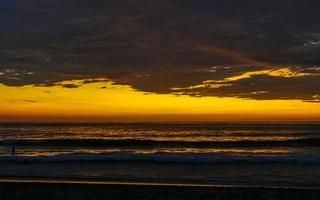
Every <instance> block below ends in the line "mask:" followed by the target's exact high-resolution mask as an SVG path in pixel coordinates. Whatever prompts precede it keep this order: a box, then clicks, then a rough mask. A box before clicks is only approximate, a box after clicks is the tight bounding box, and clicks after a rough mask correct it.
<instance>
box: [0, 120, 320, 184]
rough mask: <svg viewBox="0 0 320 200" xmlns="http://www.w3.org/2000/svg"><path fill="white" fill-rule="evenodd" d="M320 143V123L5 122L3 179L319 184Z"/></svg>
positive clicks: (0, 137)
mask: <svg viewBox="0 0 320 200" xmlns="http://www.w3.org/2000/svg"><path fill="white" fill-rule="evenodd" d="M319 144H320V125H319V124H301V123H299V124H269V123H268V124H262V123H258V124H234V123H223V124H1V125H0V169H2V170H0V177H2V178H8V177H9V178H10V177H16V178H23V177H33V178H55V179H56V178H59V179H64V178H68V179H82V180H106V181H110V180H112V181H148V182H173V183H192V184H222V185H246V186H247V185H250V186H272V187H273V186H276V187H319V186H320V145H319ZM13 148H14V152H12V151H13V150H12V149H13Z"/></svg>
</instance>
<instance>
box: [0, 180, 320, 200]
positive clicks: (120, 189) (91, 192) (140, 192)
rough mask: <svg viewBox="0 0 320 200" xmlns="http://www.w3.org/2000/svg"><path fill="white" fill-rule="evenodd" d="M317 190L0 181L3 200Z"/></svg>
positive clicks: (289, 195) (243, 195)
mask: <svg viewBox="0 0 320 200" xmlns="http://www.w3.org/2000/svg"><path fill="white" fill-rule="evenodd" d="M319 192H320V190H316V189H297V188H295V189H290V188H262V187H261V188H259V187H219V186H217V187H214V186H212V187H206V186H183V185H181V186H172V185H147V184H141V185H134V184H130V183H125V184H117V183H113V184H101V183H99V184H86V183H62V182H60V183H50V182H36V181H35V182H28V183H23V182H22V183H19V182H10V181H8V182H1V183H0V197H1V199H2V200H20V199H23V200H31V199H32V200H33V199H41V200H51V199H66V200H91V199H115V200H117V199H119V200H120V199H121V200H123V199H128V200H141V199H152V200H158V199H167V200H171V199H184V200H189V199H190V200H191V199H211V200H223V199H226V200H227V199H237V200H250V199H259V200H264V199H265V200H269V199H282V200H287V199H288V200H298V199H299V200H300V199H308V200H315V199H319V196H318V195H319Z"/></svg>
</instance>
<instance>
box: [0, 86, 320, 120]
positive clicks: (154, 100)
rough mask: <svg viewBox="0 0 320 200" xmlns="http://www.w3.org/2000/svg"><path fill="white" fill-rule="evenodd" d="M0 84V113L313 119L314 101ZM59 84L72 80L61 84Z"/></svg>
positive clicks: (317, 109)
mask: <svg viewBox="0 0 320 200" xmlns="http://www.w3.org/2000/svg"><path fill="white" fill-rule="evenodd" d="M82 83H83V80H73V81H64V82H61V83H59V84H57V85H56V86H52V87H48V86H34V85H27V86H23V87H12V86H11V87H10V86H5V85H0V94H2V95H1V96H0V104H1V107H0V118H1V119H3V120H4V119H10V120H27V119H29V120H30V119H34V120H44V121H45V120H49V121H50V120H58V119H62V120H63V119H68V120H71V121H78V120H84V121H86V120H88V119H90V120H96V121H121V120H123V121H175V120H177V121H184V120H185V121H215V120H265V119H266V120H270V119H271V120H272V119H275V120H279V119H280V120H292V119H297V120H318V119H320V115H319V113H320V104H317V103H308V102H303V101H300V100H260V101H258V100H249V99H240V98H220V97H219V98H218V97H191V96H187V95H180V96H178V95H174V94H154V93H145V92H140V91H137V90H135V89H133V88H132V87H130V86H127V85H117V84H114V83H112V82H111V81H108V80H105V81H102V82H101V80H100V81H99V82H93V83H87V84H82ZM63 85H77V86H78V87H75V88H74V87H72V88H67V87H63Z"/></svg>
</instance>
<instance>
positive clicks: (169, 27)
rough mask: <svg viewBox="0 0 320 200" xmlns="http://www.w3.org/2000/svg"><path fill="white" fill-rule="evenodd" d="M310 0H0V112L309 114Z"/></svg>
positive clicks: (12, 116)
mask: <svg viewBox="0 0 320 200" xmlns="http://www.w3.org/2000/svg"><path fill="white" fill-rule="evenodd" d="M319 6H320V2H319V1H318V0H303V1H302V0H281V1H279V0H268V1H266V0H263V1H256V0H157V1H150V0H90V1H88V0H67V1H66V0H55V1H52V0H19V1H18V0H1V2H0V43H1V46H0V58H1V59H0V121H117V122H118V121H120V122H123V121H125V122H126V121H139V122H140V121H152V122H157V121H197V122H211V121H212V122H213V121H228V120H229V121H255V120H260V121H268V120H271V121H272V120H276V121H279V120H281V121H290V120H302V121H313V120H315V121H319V120H320V23H319V22H318V21H319V19H320V13H319V12H318V7H319Z"/></svg>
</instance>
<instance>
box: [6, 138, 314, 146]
mask: <svg viewBox="0 0 320 200" xmlns="http://www.w3.org/2000/svg"><path fill="white" fill-rule="evenodd" d="M0 145H2V146H14V145H22V146H57V147H59V146H61V147H69V146H70V147H132V146H143V147H158V146H165V147H170V146H172V147H175V146H180V147H265V146H267V147H268V146H270V147H291V146H307V147H319V146H320V138H308V139H292V140H280V141H270V140H268V141H251V140H242V141H168V140H160V141H159V140H142V139H141V140H140V139H138V140H136V139H121V140H116V139H18V140H0Z"/></svg>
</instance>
